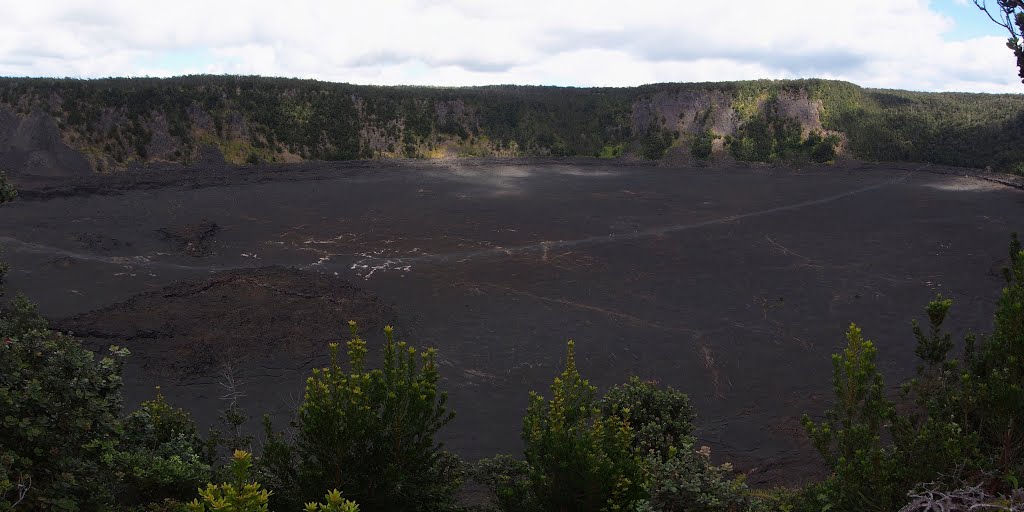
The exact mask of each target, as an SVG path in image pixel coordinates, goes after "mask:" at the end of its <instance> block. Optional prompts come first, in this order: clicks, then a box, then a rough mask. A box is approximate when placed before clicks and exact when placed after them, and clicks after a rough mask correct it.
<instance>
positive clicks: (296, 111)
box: [0, 76, 1024, 169]
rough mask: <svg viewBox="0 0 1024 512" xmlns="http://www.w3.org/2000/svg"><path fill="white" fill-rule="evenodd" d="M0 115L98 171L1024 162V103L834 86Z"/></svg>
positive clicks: (218, 88) (211, 88)
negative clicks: (836, 150) (720, 158)
mask: <svg viewBox="0 0 1024 512" xmlns="http://www.w3.org/2000/svg"><path fill="white" fill-rule="evenodd" d="M794 102H796V103H794ZM801 102H803V103H801ZM0 104H6V105H7V107H8V108H9V109H11V110H14V111H15V112H17V113H20V114H23V115H27V114H28V113H30V112H32V111H42V112H45V113H48V114H49V115H51V116H53V117H54V118H55V119H56V120H57V124H58V126H59V127H60V129H61V130H62V133H63V135H64V138H65V140H67V141H68V142H69V143H70V144H71V145H72V146H73V147H76V148H77V149H80V150H82V151H83V152H84V153H85V154H86V155H88V156H90V158H92V161H93V163H94V165H95V166H96V167H97V168H99V169H106V168H119V167H124V166H125V165H126V164H127V163H129V162H133V161H142V162H146V161H153V160H163V161H179V162H185V163H188V162H192V161H194V159H195V158H196V157H197V155H198V149H199V147H200V146H201V145H213V146H216V147H218V148H219V149H220V150H221V152H222V153H223V154H224V155H225V157H226V158H227V159H228V160H229V161H232V162H234V163H243V162H245V161H248V162H257V161H289V160H299V159H321V160H345V159H356V158H396V157H405V158H431V157H438V156H606V157H609V156H611V157H614V156H620V155H623V154H633V155H639V156H644V157H647V158H660V157H662V156H663V155H664V154H665V152H666V150H668V149H669V148H670V147H672V146H680V145H682V146H691V147H692V146H699V147H698V148H697V149H695V150H694V151H693V154H694V155H695V156H704V155H706V154H707V146H708V142H709V140H710V138H713V137H729V139H727V142H728V145H727V147H728V149H729V150H730V152H731V153H732V154H733V155H734V156H736V157H737V158H740V159H743V160H754V161H773V160H779V159H786V158H790V157H793V156H795V155H798V154H803V155H808V156H809V155H811V154H815V147H814V146H815V145H817V144H820V142H821V141H822V140H824V138H825V137H817V138H815V137H816V136H815V135H812V134H816V133H818V132H821V135H824V134H826V133H831V134H834V135H837V136H841V137H843V138H845V139H846V142H845V143H844V147H845V149H846V151H848V152H849V153H851V154H852V155H854V156H856V157H859V158H864V159H868V160H907V161H920V162H934V163H941V164H950V165H963V166H974V167H984V166H992V167H994V168H999V169H1014V168H1016V167H1017V166H1018V165H1020V162H1022V161H1024V144H1022V142H1024V141H1022V140H1021V133H1024V131H1022V130H1021V127H1022V126H1024V96H1019V95H985V94H959V93H957V94H953V93H942V94H936V93H914V92H906V91H881V90H870V89H863V88H861V87H858V86H856V85H853V84H849V83H845V82H836V81H825V80H798V81H767V80H760V81H751V82H726V83H706V84H655V85H647V86H642V87H636V88H586V89H578V88H562V87H532V86H488V87H469V88H431V87H379V86H357V85H350V84H338V83H329V82H319V81H314V80H298V79H284V78H262V77H238V76H188V77H180V78H171V79H151V78H133V79H103V80H72V79H22V78H5V79H0ZM801 104H803V105H812V106H813V109H812V110H814V111H815V112H813V114H814V115H810V116H809V117H806V118H805V119H799V118H794V117H793V115H792V110H793V109H792V108H790V107H792V106H793V105H797V106H799V105H801ZM680 109H681V110H680ZM677 112H678V114H677ZM667 113H672V114H673V115H666V114H667ZM723 114H724V117H723ZM688 116H689V117H688ZM677 118H678V119H677ZM690 119H692V120H693V121H692V122H690V121H689V120H690ZM723 119H724V120H725V121H727V122H724V123H723V122H722V120H723ZM809 138H810V139H811V140H810V141H808V139H809ZM818 153H819V154H820V155H824V156H826V157H827V156H828V154H829V153H828V151H819V152H818Z"/></svg>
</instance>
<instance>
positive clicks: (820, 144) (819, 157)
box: [811, 135, 839, 164]
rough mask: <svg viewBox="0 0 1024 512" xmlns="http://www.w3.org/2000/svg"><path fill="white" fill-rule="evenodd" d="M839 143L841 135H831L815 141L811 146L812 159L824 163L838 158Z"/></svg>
mask: <svg viewBox="0 0 1024 512" xmlns="http://www.w3.org/2000/svg"><path fill="white" fill-rule="evenodd" d="M838 145H839V137H836V136H835V135H829V136H828V137H825V138H824V139H821V140H819V141H817V142H815V143H814V144H813V145H812V146H811V161H814V162H817V163H820V164H823V163H826V162H831V161H833V160H835V159H836V147H837V146H838Z"/></svg>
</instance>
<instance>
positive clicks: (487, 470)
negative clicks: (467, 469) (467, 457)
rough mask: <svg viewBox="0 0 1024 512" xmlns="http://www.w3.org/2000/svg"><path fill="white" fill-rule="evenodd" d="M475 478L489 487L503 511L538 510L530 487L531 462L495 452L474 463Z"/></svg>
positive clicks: (500, 509)
mask: <svg viewBox="0 0 1024 512" xmlns="http://www.w3.org/2000/svg"><path fill="white" fill-rule="evenodd" d="M472 476H473V480H475V481H476V482H478V483H479V484H481V485H483V486H484V487H486V488H487V490H488V491H490V494H491V502H492V503H493V505H494V506H495V507H496V508H497V509H498V510H499V511H501V512H531V511H534V510H537V503H536V499H535V498H534V496H533V490H532V489H531V487H530V465H529V464H527V463H526V462H525V461H521V460H517V459H515V458H513V457H511V456H509V455H496V456H494V457H492V458H489V459H483V460H481V461H479V462H477V463H476V464H475V465H474V466H473V470H472Z"/></svg>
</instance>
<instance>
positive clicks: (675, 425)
mask: <svg viewBox="0 0 1024 512" xmlns="http://www.w3.org/2000/svg"><path fill="white" fill-rule="evenodd" d="M600 408H601V414H602V415H603V416H604V417H605V418H611V417H613V416H617V417H619V418H622V419H625V420H626V421H627V422H628V423H629V425H630V427H631V428H632V430H633V441H632V448H633V450H634V451H636V452H637V453H640V454H642V455H644V456H646V455H647V454H648V453H651V452H655V453H656V454H658V455H660V456H662V457H668V455H669V451H670V450H673V449H675V450H678V449H681V448H684V447H687V448H689V447H692V446H693V445H694V443H695V442H696V441H695V440H694V438H693V436H692V433H693V421H694V419H695V418H696V414H695V413H694V412H693V406H691V405H690V398H689V397H688V396H686V394H685V393H681V392H679V391H676V390H674V389H672V388H668V389H659V388H658V387H657V386H655V385H654V383H653V382H646V381H641V380H640V378H639V377H631V378H630V379H629V382H628V383H627V384H624V385H621V386H615V387H613V388H612V389H610V390H608V393H606V394H605V396H604V398H602V399H601V402H600Z"/></svg>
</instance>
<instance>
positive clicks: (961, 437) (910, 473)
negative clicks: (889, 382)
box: [892, 295, 984, 489]
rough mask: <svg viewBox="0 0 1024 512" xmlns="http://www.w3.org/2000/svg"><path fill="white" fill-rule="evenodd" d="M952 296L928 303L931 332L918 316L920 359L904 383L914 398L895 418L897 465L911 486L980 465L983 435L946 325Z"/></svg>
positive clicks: (946, 479)
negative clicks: (971, 419) (972, 420)
mask: <svg viewBox="0 0 1024 512" xmlns="http://www.w3.org/2000/svg"><path fill="white" fill-rule="evenodd" d="M952 305H953V301H952V300H949V299H943V298H942V296H941V295H940V296H939V297H938V298H936V299H935V300H933V301H931V302H929V303H928V305H927V307H926V308H925V311H926V313H927V315H928V322H929V332H928V333H927V334H926V333H925V332H924V330H923V329H922V328H921V326H920V325H919V324H918V323H917V321H916V320H914V321H913V322H912V330H913V333H914V338H915V340H916V341H917V345H916V348H915V350H914V352H915V353H916V354H917V356H918V358H919V359H920V360H921V364H920V365H919V366H918V367H917V375H916V376H915V378H913V379H911V380H910V381H908V382H906V383H905V384H904V385H903V396H904V397H905V398H910V399H912V401H913V405H914V407H912V408H908V410H906V411H904V412H903V413H902V414H900V415H897V416H896V417H895V418H894V419H893V425H892V438H893V458H894V459H895V462H894V464H893V467H894V468H896V469H897V471H898V474H897V475H894V478H898V479H899V481H900V482H902V483H903V484H904V486H905V487H906V488H908V489H909V488H910V487H912V486H914V485H916V484H918V483H921V482H940V481H941V482H942V483H944V484H948V485H951V486H954V487H955V486H956V485H959V484H960V483H961V482H960V481H958V480H957V479H956V478H955V477H956V476H957V475H963V474H970V473H974V472H976V471H979V470H981V468H982V467H983V466H984V462H983V461H982V460H981V458H980V453H979V438H978V435H977V433H976V432H973V431H972V429H971V428H970V425H969V423H968V422H966V421H965V420H966V417H965V416H964V412H966V410H967V409H965V408H964V407H963V406H964V405H967V403H968V402H969V400H970V399H969V398H968V397H966V396H964V395H963V394H962V393H963V388H962V387H961V386H960V381H961V377H960V375H961V373H962V370H961V369H960V364H959V362H958V361H957V360H955V359H954V360H949V359H948V354H949V352H950V350H952V348H953V340H952V335H950V334H949V333H948V332H945V331H944V330H943V329H942V323H943V322H944V321H945V319H946V315H947V314H948V313H949V309H950V307H951V306H952Z"/></svg>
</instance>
